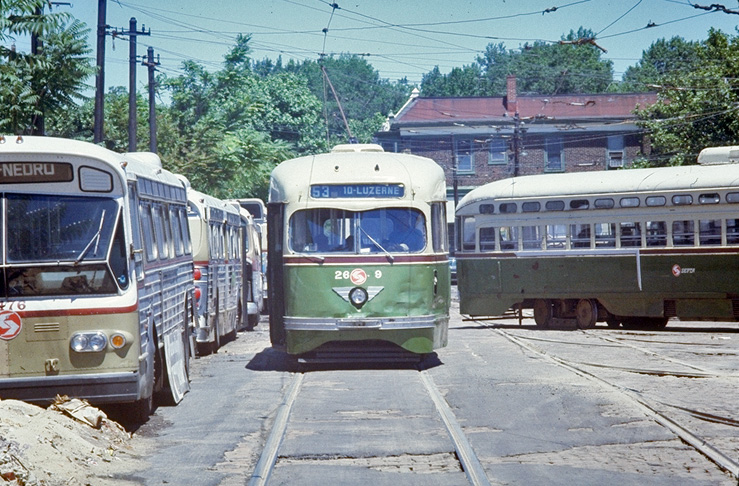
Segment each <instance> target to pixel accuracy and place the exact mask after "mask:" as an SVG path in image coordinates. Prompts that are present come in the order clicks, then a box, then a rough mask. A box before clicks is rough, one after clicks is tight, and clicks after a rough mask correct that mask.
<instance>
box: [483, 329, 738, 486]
mask: <svg viewBox="0 0 739 486" xmlns="http://www.w3.org/2000/svg"><path fill="white" fill-rule="evenodd" d="M491 329H492V330H493V331H495V332H497V333H498V334H500V335H501V336H503V337H505V338H506V339H508V340H509V341H511V342H512V343H514V344H516V345H517V346H519V347H521V348H524V349H526V350H528V351H530V352H532V353H534V354H537V355H539V356H541V357H543V358H544V359H547V360H549V361H552V362H553V363H556V364H558V365H559V366H562V367H563V368H566V369H568V370H570V371H572V372H573V373H575V374H577V375H579V376H582V377H584V378H587V379H590V380H593V381H595V382H597V383H600V384H601V385H603V386H605V387H607V388H610V389H612V390H615V391H618V392H620V393H622V394H623V395H624V396H626V397H627V398H629V399H631V400H632V401H633V402H634V403H635V404H636V405H637V406H638V407H639V408H640V409H641V410H642V411H643V412H644V413H645V414H647V415H648V416H650V417H652V419H654V420H655V421H656V422H657V423H659V424H660V425H662V426H664V427H666V428H667V429H669V430H670V431H672V433H674V434H675V435H677V436H678V437H679V438H680V439H682V440H683V441H684V442H686V443H687V444H689V445H690V446H692V447H693V448H694V449H696V450H697V451H698V452H700V453H701V454H703V455H704V456H706V457H707V458H709V459H710V460H711V461H712V462H713V463H714V464H716V465H717V466H718V467H720V468H721V469H723V470H724V471H727V472H729V473H730V474H731V475H732V476H734V477H735V478H738V479H739V462H737V461H735V460H733V459H732V458H730V457H728V456H727V455H726V454H724V453H723V452H721V451H719V450H718V449H716V448H715V447H713V446H712V445H710V444H708V443H707V442H706V441H705V440H703V439H702V438H700V437H698V436H697V435H695V434H693V433H692V432H691V431H690V430H688V429H686V428H685V427H683V426H682V425H680V424H678V423H677V422H675V421H673V420H672V419H670V418H668V417H666V416H665V415H663V414H661V413H660V412H658V411H657V410H655V409H654V408H653V407H652V406H650V405H649V404H648V403H647V402H646V401H645V400H644V399H643V398H641V397H640V396H639V394H638V393H635V392H633V391H631V390H628V389H626V388H623V387H621V386H619V385H616V384H614V383H610V382H608V381H606V380H604V379H603V378H600V377H598V376H596V375H594V374H592V373H590V372H588V371H585V370H583V369H581V368H578V367H577V366H575V365H573V364H572V363H570V362H569V361H567V360H565V359H562V358H559V357H557V356H554V355H551V354H549V353H547V352H546V351H543V350H541V349H537V348H536V347H534V346H532V345H530V344H528V343H526V342H525V340H524V339H522V338H519V337H516V336H513V335H511V334H510V333H507V332H505V331H503V330H501V329H494V328H491Z"/></svg>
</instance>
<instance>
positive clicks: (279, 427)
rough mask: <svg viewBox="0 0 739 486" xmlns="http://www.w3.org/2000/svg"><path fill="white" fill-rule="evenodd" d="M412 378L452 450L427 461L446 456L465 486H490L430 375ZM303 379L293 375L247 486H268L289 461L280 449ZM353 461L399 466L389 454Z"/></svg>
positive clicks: (358, 412) (357, 413) (420, 373)
mask: <svg viewBox="0 0 739 486" xmlns="http://www.w3.org/2000/svg"><path fill="white" fill-rule="evenodd" d="M415 375H416V376H417V380H418V381H419V382H420V385H421V386H420V387H418V389H421V387H422V389H423V390H424V391H425V392H426V396H425V397H424V398H423V400H424V401H430V402H432V403H433V408H434V409H435V411H436V414H438V416H437V419H438V422H439V423H440V424H443V429H444V431H443V432H442V431H441V430H439V431H438V434H437V435H440V434H443V433H446V435H447V436H448V440H449V441H450V442H451V449H450V450H449V452H448V453H437V454H429V455H428V456H427V457H428V460H429V461H433V460H434V458H439V457H440V456H445V457H446V458H447V459H441V460H442V461H458V464H457V465H456V466H453V467H452V468H451V469H455V468H456V469H457V474H459V471H463V473H464V475H465V477H466V480H467V482H468V484H471V485H473V486H487V485H490V481H489V479H488V477H487V475H486V473H485V470H484V469H483V467H482V464H481V463H480V460H479V459H478V457H477V455H476V454H475V451H474V450H473V449H472V447H471V445H470V443H469V441H468V440H467V437H466V436H465V434H464V432H463V431H462V428H461V427H460V425H459V423H458V421H457V418H456V416H455V414H454V412H453V411H452V409H451V408H450V407H449V405H448V404H447V402H446V401H445V400H444V398H443V396H442V394H441V392H440V391H439V389H438V387H437V386H436V384H435V383H434V379H433V377H432V376H431V374H430V373H428V372H427V371H425V370H418V371H416V372H415ZM305 379H306V373H303V372H296V373H292V376H291V378H290V382H289V384H288V385H287V387H286V389H285V393H284V399H283V401H282V403H281V404H280V405H279V407H278V410H277V413H276V416H275V420H274V423H273V424H272V427H271V430H270V432H269V436H268V438H267V441H266V442H265V446H264V449H263V450H262V453H261V456H260V458H259V460H258V462H257V464H256V466H255V468H254V471H253V473H252V476H251V479H250V481H249V485H250V486H262V485H266V484H268V482H269V481H270V478H271V477H272V473H273V472H274V470H275V467H276V465H277V464H278V463H279V462H280V461H285V460H289V458H288V457H283V456H282V455H281V453H280V451H281V450H282V449H283V446H284V441H285V437H286V433H287V430H288V428H289V426H290V417H291V413H292V412H293V410H294V408H295V406H296V403H297V402H298V401H299V400H300V399H301V391H302V389H303V388H304V387H305ZM337 388H341V387H337ZM333 393H335V394H336V393H341V391H340V390H338V391H337V390H334V392H333ZM336 400H337V401H340V400H341V398H336ZM342 413H346V414H349V413H352V414H354V415H355V416H357V417H359V416H360V415H366V414H375V416H374V417H373V418H375V419H377V418H378V417H379V416H380V415H381V414H380V413H379V412H377V411H374V412H373V411H369V410H365V411H362V410H352V411H351V412H349V411H343V412H342ZM389 415H390V416H391V418H397V415H395V414H389ZM439 427H442V425H439ZM313 459H314V460H313V463H314V464H315V463H316V462H320V461H321V460H323V461H336V460H337V458H336V457H328V458H320V457H319V458H313ZM346 459H348V458H344V459H343V460H344V461H345V462H347V461H346ZM298 460H299V459H298ZM353 460H354V462H355V463H357V464H364V465H365V466H367V465H369V466H371V467H375V468H377V467H380V466H381V464H379V462H382V461H385V462H386V463H387V464H386V467H387V468H392V467H398V463H399V459H398V456H397V455H394V454H392V453H388V455H387V456H386V457H381V458H374V459H373V460H370V459H368V458H361V457H355V458H353ZM421 460H423V459H421ZM370 463H371V464H370ZM439 469H440V470H442V469H444V468H443V467H439Z"/></svg>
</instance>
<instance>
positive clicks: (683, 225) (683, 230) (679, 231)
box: [672, 220, 695, 246]
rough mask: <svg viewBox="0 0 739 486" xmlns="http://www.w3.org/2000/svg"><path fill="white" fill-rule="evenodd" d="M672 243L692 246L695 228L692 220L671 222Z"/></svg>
mask: <svg viewBox="0 0 739 486" xmlns="http://www.w3.org/2000/svg"><path fill="white" fill-rule="evenodd" d="M672 244H673V245H675V246H693V245H694V244H695V229H694V224H693V221H691V220H684V221H673V222H672Z"/></svg>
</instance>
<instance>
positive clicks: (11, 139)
mask: <svg viewBox="0 0 739 486" xmlns="http://www.w3.org/2000/svg"><path fill="white" fill-rule="evenodd" d="M33 155H35V156H46V157H53V158H61V157H65V156H66V157H82V158H87V159H94V160H98V161H101V162H103V163H105V164H107V165H108V166H109V167H110V168H111V170H112V171H114V172H115V173H117V174H118V176H119V177H120V178H121V184H123V185H124V186H125V181H126V178H128V179H135V178H137V177H138V176H145V177H147V178H148V179H151V180H153V181H157V182H160V183H163V184H166V185H169V186H175V187H177V188H178V190H179V189H182V200H183V201H184V197H185V196H184V186H183V183H182V181H181V180H180V179H178V178H177V177H176V176H175V175H174V174H172V173H171V172H169V171H167V170H163V169H162V164H161V160H159V157H158V156H157V155H156V154H154V153H150V152H132V153H126V154H120V153H117V152H113V151H112V150H108V149H106V148H104V147H101V146H99V145H95V144H93V143H90V142H84V141H81V140H72V139H66V138H58V137H43V136H26V135H23V136H16V135H0V159H3V160H7V159H8V158H9V157H25V158H28V157H29V156H33Z"/></svg>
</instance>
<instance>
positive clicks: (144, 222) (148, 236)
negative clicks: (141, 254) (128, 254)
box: [140, 203, 159, 262]
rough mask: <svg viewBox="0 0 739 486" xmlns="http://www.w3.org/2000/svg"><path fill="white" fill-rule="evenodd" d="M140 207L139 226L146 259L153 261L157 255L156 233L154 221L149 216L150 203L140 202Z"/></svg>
mask: <svg viewBox="0 0 739 486" xmlns="http://www.w3.org/2000/svg"><path fill="white" fill-rule="evenodd" d="M140 209H141V227H142V231H143V233H144V246H145V247H146V259H147V260H148V261H150V262H153V261H155V260H156V259H157V256H158V255H159V253H158V251H157V242H156V233H155V229H154V222H153V221H152V216H151V205H149V204H148V203H142V204H141V206H140Z"/></svg>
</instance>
